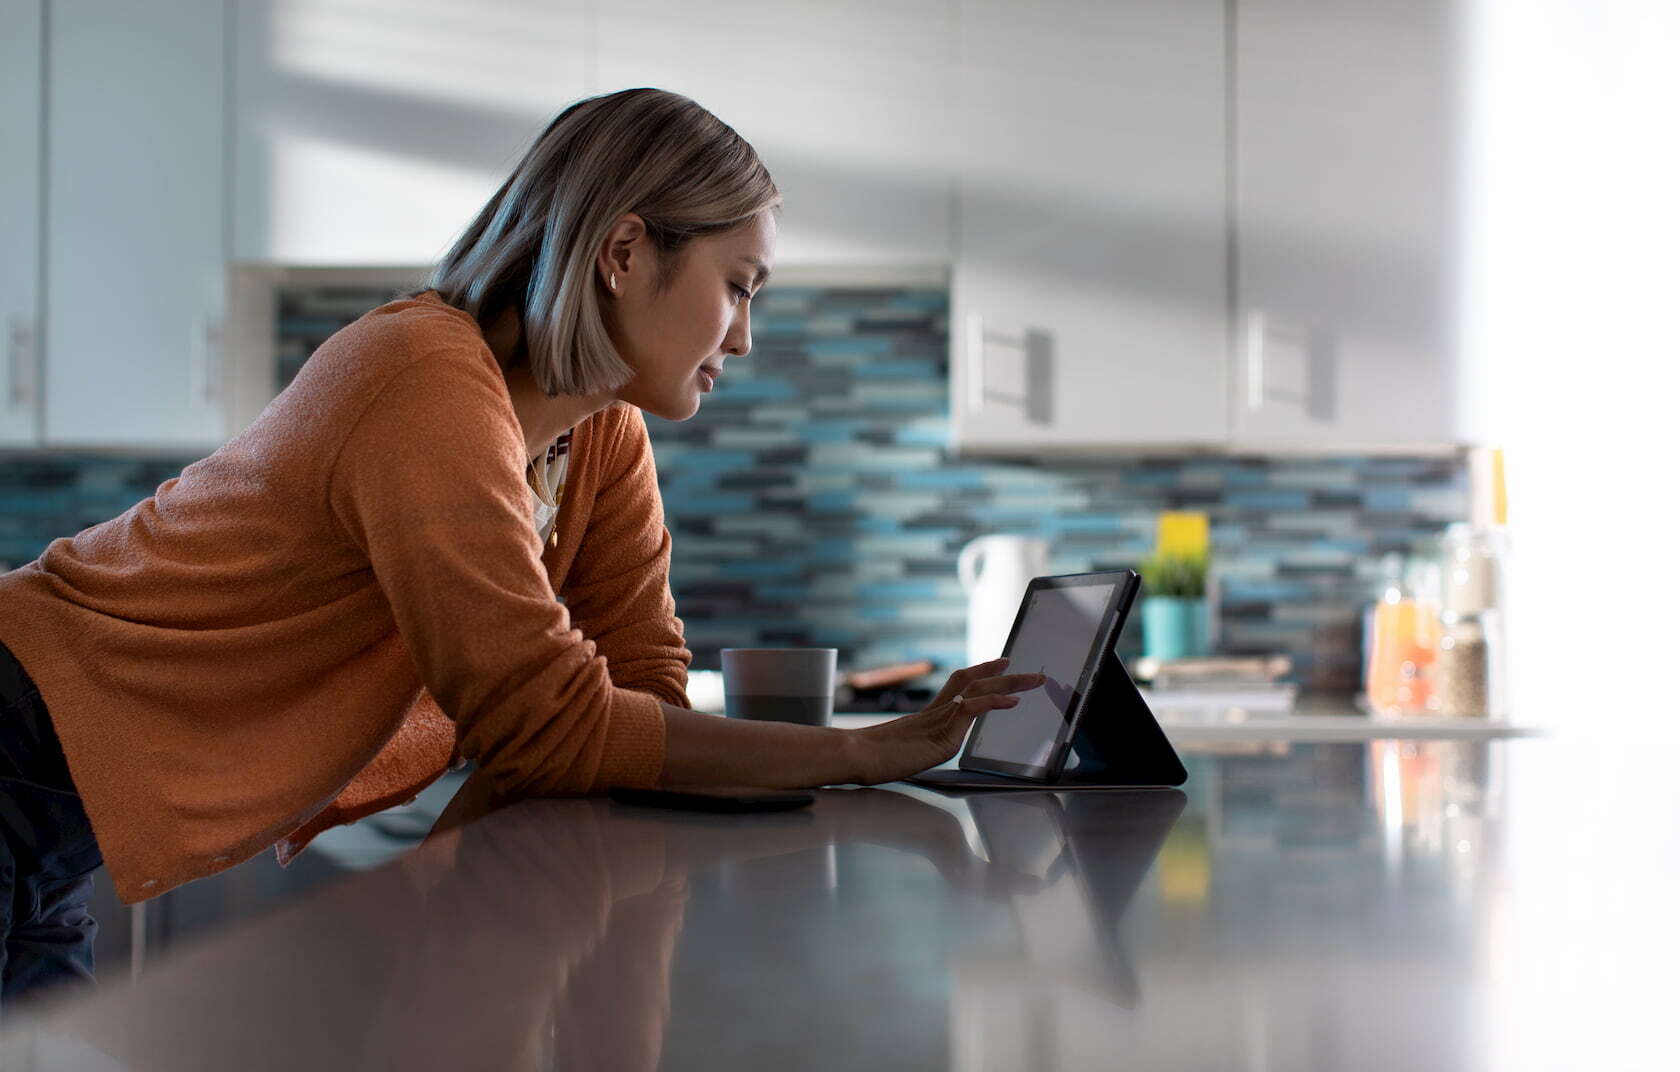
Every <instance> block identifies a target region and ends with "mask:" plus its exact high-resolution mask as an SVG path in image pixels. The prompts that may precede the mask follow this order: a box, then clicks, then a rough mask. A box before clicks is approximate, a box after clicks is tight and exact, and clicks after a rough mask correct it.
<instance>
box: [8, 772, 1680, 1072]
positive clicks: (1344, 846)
mask: <svg viewBox="0 0 1680 1072" xmlns="http://www.w3.org/2000/svg"><path fill="white" fill-rule="evenodd" d="M1186 765H1187V766H1188V767H1189V769H1190V781H1189V782H1188V783H1187V784H1186V785H1185V787H1184V789H1183V791H1182V792H1179V791H1156V792H1123V793H1047V792H1039V791H1031V792H1009V793H991V794H972V795H968V796H946V795H942V794H939V793H935V792H932V791H927V790H921V789H914V788H910V787H905V786H894V787H887V788H878V789H832V790H823V791H821V792H819V793H818V794H817V797H818V799H817V801H816V803H815V805H814V806H813V807H810V808H807V809H802V810H800V811H794V812H786V813H780V814H757V815H737V816H728V815H705V814H698V813H684V812H674V811H664V810H656V809H648V808H640V807H631V806H627V805H622V804H617V803H612V802H609V801H605V800H601V799H557V800H543V801H529V802H524V803H520V804H517V805H514V806H511V807H508V808H504V809H502V810H500V811H497V812H494V813H491V814H489V815H487V816H484V817H483V818H480V819H478V820H477V821H475V822H472V823H470V824H469V825H466V826H464V827H462V828H459V829H457V830H454V831H452V832H449V833H446V834H442V835H437V836H434V837H433V838H431V839H429V840H427V841H425V842H424V843H421V844H419V845H417V846H416V847H415V848H414V849H412V850H411V851H409V852H407V853H405V854H404V855H402V856H401V857H399V858H398V859H396V860H394V861H392V862H391V863H389V864H387V865H385V866H382V867H379V868H376V869H374V870H371V871H367V872H363V873H358V874H353V875H348V876H346V877H344V878H342V879H341V880H337V881H335V882H333V883H332V884H329V885H328V886H326V887H325V888H322V889H319V890H317V891H315V892H314V893H312V894H310V895H307V896H305V897H303V898H301V899H299V900H298V901H296V902H293V903H290V904H287V905H284V906H281V907H279V908H278V909H276V910H275V911H274V912H272V913H271V914H269V915H267V916H265V917H263V918H260V919H257V920H254V921H251V922H249V923H246V924H242V925H240V926H237V927H235V928H232V929H229V930H227V931H224V932H222V933H219V934H215V935H212V936H209V937H207V938H204V939H202V940H200V941H196V942H194V943H191V944H187V945H184V946H182V947H180V948H177V949H174V950H172V951H170V953H169V954H168V955H167V956H165V957H162V958H160V959H159V961H158V962H157V963H156V964H155V965H154V966H152V967H150V968H149V969H148V970H147V972H146V973H145V974H143V975H142V976H141V978H140V979H139V980H138V981H137V982H134V983H130V982H127V981H124V980H117V981H111V982H107V983H105V984H103V985H102V986H101V988H100V990H99V992H97V993H96V994H94V995H92V996H90V997H85V998H77V999H73V1000H68V1001H64V1002H61V1003H50V1002H49V1003H44V1004H37V1005H35V1006H33V1007H25V1008H24V1009H23V1010H22V1012H21V1014H20V1015H16V1016H14V1015H12V1014H11V1013H10V1012H9V1013H8V1020H7V1021H6V1024H7V1028H6V1030H5V1031H4V1032H0V1067H3V1068H5V1069H6V1070H8V1072H12V1070H14V1069H16V1070H20V1072H21V1070H32V1069H76V1070H78V1072H80V1070H83V1069H101V1068H113V1069H117V1068H121V1069H153V1068H157V1069H171V1070H187V1069H233V1068H239V1069H282V1068H284V1069H302V1068H309V1069H340V1068H343V1069H363V1068H369V1069H371V1068H387V1067H391V1068H397V1067H401V1068H428V1069H429V1068H439V1069H474V1068H483V1069H549V1068H579V1069H653V1068H668V1069H740V1068H749V1069H751V1068H765V1069H872V1070H879V1069H898V1068H914V1069H946V1068H952V1069H1030V1070H1035V1072H1048V1070H1054V1069H1087V1068H1090V1069H1097V1068H1135V1069H1157V1068H1193V1069H1221V1070H1224V1069H1244V1070H1254V1072H1261V1070H1304V1069H1431V1070H1444V1069H1536V1068H1583V1067H1593V1068H1661V1067H1673V1065H1672V1063H1671V1062H1672V1060H1673V1054H1674V1049H1675V1047H1674V1044H1673V1043H1672V1041H1671V1040H1670V1039H1671V1035H1670V1030H1669V1024H1670V1022H1671V1020H1672V1016H1673V1012H1672V1008H1673V1004H1674V994H1675V986H1674V984H1673V977H1674V969H1675V965H1676V964H1677V963H1680V960H1677V955H1680V938H1677V928H1676V922H1675V906H1676V905H1677V904H1680V803H1677V795H1676V793H1675V791H1674V788H1673V786H1674V781H1675V779H1674V778H1673V776H1672V775H1671V774H1670V773H1669V770H1670V768H1672V766H1673V760H1672V753H1671V752H1670V751H1668V750H1666V749H1664V748H1660V747H1647V746H1638V745H1626V746H1622V745H1618V746H1608V745H1605V746H1599V745H1591V744H1583V743H1581V742H1579V741H1560V740H1554V739H1541V740H1495V741H1480V742H1467V741H1406V740H1379V741H1372V742H1363V743H1300V742H1297V743H1294V744H1291V745H1290V746H1289V747H1288V748H1287V750H1286V751H1285V752H1284V753H1283V754H1266V755H1244V756H1231V755H1221V756H1201V755H1190V756H1187V757H1186Z"/></svg>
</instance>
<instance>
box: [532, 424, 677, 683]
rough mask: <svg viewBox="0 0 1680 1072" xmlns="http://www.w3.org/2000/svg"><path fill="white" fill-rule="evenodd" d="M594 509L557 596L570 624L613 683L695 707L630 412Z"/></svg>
mask: <svg viewBox="0 0 1680 1072" xmlns="http://www.w3.org/2000/svg"><path fill="white" fill-rule="evenodd" d="M622 409H623V411H624V414H625V416H624V418H623V420H622V421H621V422H620V423H619V425H618V434H617V437H616V439H615V441H614V446H613V448H612V449H611V450H610V451H608V452H606V453H605V454H604V456H605V457H606V458H607V459H609V460H608V463H607V465H608V472H607V473H605V474H603V476H602V479H601V483H600V486H599V490H598V491H597V492H596V496H595V501H594V503H593V504H592V505H591V507H590V512H589V522H588V525H587V527H586V528H585V530H584V535H583V544H582V546H581V547H580V548H579V550H578V554H577V557H576V558H575V559H574V561H573V562H572V565H571V568H570V569H569V570H568V571H567V574H566V579H565V581H564V583H563V584H562V586H561V587H560V590H559V595H561V596H562V597H563V598H564V599H565V601H566V608H567V609H568V610H569V611H571V614H572V623H573V624H574V625H576V626H577V628H578V629H580V630H581V631H582V632H583V635H584V636H587V637H589V638H590V639H591V640H593V641H594V642H595V648H596V651H598V652H599V653H600V654H602V655H604V656H606V659H607V665H609V666H610V667H612V677H613V682H614V684H616V685H618V686H620V687H622V688H627V689H633V690H635V691H637V692H643V693H646V694H648V695H651V696H655V697H657V698H659V699H660V700H663V701H664V702H666V703H669V704H675V705H676V706H678V707H690V706H692V704H691V703H690V702H689V699H688V692H687V689H688V667H689V664H690V663H691V662H692V661H693V659H694V655H693V653H692V652H691V651H689V649H688V647H687V646H686V645H685V644H684V642H683V623H682V619H680V618H678V617H677V615H676V601H675V600H674V599H673V597H672V595H671V584H670V573H671V533H670V530H669V529H667V528H666V527H665V508H664V504H663V502H662V501H661V499H660V496H659V478H658V474H657V472H656V471H655V468H654V460H653V444H652V443H651V442H650V441H649V439H648V430H647V421H646V420H645V418H644V417H643V416H642V411H641V410H639V409H637V408H636V407H635V406H624V407H622Z"/></svg>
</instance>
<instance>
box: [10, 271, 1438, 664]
mask: <svg viewBox="0 0 1680 1072" xmlns="http://www.w3.org/2000/svg"><path fill="white" fill-rule="evenodd" d="M389 293H390V291H389V290H387V289H384V288H379V287H367V286H359V287H347V286H341V285H339V286H335V285H309V286H293V287H291V288H290V289H285V290H283V291H282V293H281V300H280V306H279V317H278V334H279V340H278V343H279V360H278V364H279V369H280V376H281V379H282V382H284V381H286V380H289V378H290V376H291V375H293V374H295V372H296V369H297V367H298V366H299V365H301V363H302V362H303V360H304V359H306V358H307V356H308V354H309V353H310V352H312V351H313V349H314V347H315V346H316V345H318V344H319V342H320V341H321V340H322V339H324V338H325V337H326V336H327V335H329V334H331V332H332V331H334V330H336V329H337V327H338V326H340V325H341V324H343V323H346V322H348V320H349V319H352V318H353V317H354V316H355V315H357V314H358V312H360V311H363V310H366V309H368V308H371V307H372V306H374V305H376V304H378V303H379V302H380V301H382V300H385V298H386V297H387V295H388V294H389ZM753 310H754V315H753V342H754V346H753V351H752V353H751V354H750V355H748V356H747V357H745V358H736V359H732V360H730V361H729V363H728V366H727V371H726V372H725V375H724V377H723V378H722V379H721V380H720V381H719V383H718V387H717V390H716V391H715V392H713V393H712V394H709V395H706V396H704V399H703V402H702V404H701V407H700V411H699V413H698V414H696V416H695V417H693V418H692V419H690V420H688V421H685V422H680V423H678V422H669V421H664V420H661V419H659V418H656V417H650V418H649V419H648V425H649V429H650V435H651V436H652V439H653V443H654V451H655V454H656V456H657V459H658V465H659V471H660V488H661V490H662V492H663V495H664V500H665V509H666V523H667V525H668V526H669V527H670V529H671V532H672V535H673V540H674V550H673V559H672V567H671V585H672V589H673V591H674V594H675V597H676V603H677V613H678V615H679V616H680V617H681V618H682V620H683V623H684V628H685V635H686V637H687V639H688V644H689V647H690V648H691V649H692V650H693V651H694V663H693V669H697V670H700V669H716V668H717V667H718V665H719V664H718V655H717V652H718V650H719V649H720V648H723V647H732V646H754V645H761V646H782V645H823V646H833V647H837V648H839V649H840V661H841V666H842V668H843V669H845V668H852V667H860V666H867V665H873V664H877V663H883V662H897V661H901V660H907V659H916V658H926V659H930V660H932V661H933V662H934V663H935V665H936V672H935V675H934V676H935V677H937V678H940V679H942V678H943V676H944V675H946V674H948V673H949V672H950V671H951V670H953V669H956V668H958V667H960V666H962V665H965V663H966V653H965V637H964V614H965V604H966V600H965V596H964V594H963V591H962V589H961V586H960V585H959V583H958V581H957V575H956V559H957V554H958V552H959V551H960V550H961V549H962V547H963V545H964V544H965V543H967V542H968V541H969V540H970V539H972V538H974V537H975V536H978V535H981V534H983V533H990V532H1011V533H1021V534H1028V535H1036V536H1041V537H1044V538H1045V539H1047V540H1048V541H1050V546H1051V560H1050V570H1051V572H1052V573H1075V572H1081V571H1085V570H1095V569H1111V568H1117V567H1122V566H1133V565H1135V564H1136V563H1137V562H1138V561H1139V560H1140V559H1141V558H1143V557H1144V556H1145V555H1146V554H1147V553H1148V551H1149V549H1150V547H1151V545H1152V542H1153V533H1154V524H1155V518H1156V515H1157V514H1158V513H1159V512H1160V511H1161V510H1166V509H1194V510H1203V511H1206V512H1207V513H1208V514H1209V515H1210V517H1211V519H1212V536H1213V543H1214V552H1215V557H1216V561H1217V564H1218V568H1219V570H1220V573H1221V576H1222V578H1223V607H1222V615H1221V622H1220V628H1221V632H1222V635H1223V647H1224V648H1225V649H1226V650H1230V651H1237V652H1274V651H1277V652H1286V653H1288V654H1290V655H1291V656H1293V657H1294V659H1295V660H1296V665H1297V673H1296V675H1295V677H1296V679H1297V680H1300V681H1302V682H1303V683H1305V684H1307V685H1309V686H1311V687H1314V688H1319V689H1325V690H1337V691H1347V690H1352V689H1354V688H1355V687H1357V681H1358V665H1359V644H1360V626H1359V620H1360V610H1359V607H1360V604H1361V603H1362V602H1363V601H1364V600H1365V599H1366V598H1368V594H1369V592H1370V590H1371V588H1372V586H1373V585H1374V583H1375V578H1376V575H1377V562H1378V558H1379V557H1380V556H1381V555H1382V554H1384V553H1385V552H1389V551H1405V550H1407V549H1409V548H1411V547H1413V546H1414V545H1416V544H1417V543H1419V542H1420V541H1428V540H1430V539H1433V538H1434V537H1435V536H1436V535H1438V534H1439V532H1440V531H1441V529H1442V528H1443V527H1444V526H1445V525H1446V524H1447V523H1448V522H1450V521H1454V520H1458V519H1461V518H1462V517H1463V516H1464V514H1465V487H1466V475H1465V471H1464V467H1463V464H1462V462H1461V461H1459V460H1458V459H1456V458H1446V457H1332V458H1324V457H1316V458H1310V459H1309V458H1294V459H1292V458H1284V457H1272V458H1263V457H1251V456H1212V455H1185V456H1166V455H1162V456H1131V457H1109V458H1101V459H1081V460H1060V459H1058V460H1050V461H1038V460H1019V461H1016V460H992V459H987V460H970V459H957V458H952V457H950V456H948V455H947V453H946V451H945V450H944V449H943V446H942V444H943V443H944V442H945V434H946V414H947V403H946V378H947V368H946V352H947V351H946V317H947V294H946V292H945V291H944V290H943V289H940V288H932V287H897V286H895V287H879V288H865V287H856V286H848V287H809V286H793V285H783V286H774V285H773V286H770V287H767V288H766V289H765V290H764V291H763V292H762V293H761V295H760V296H759V297H758V298H757V299H755V300H754V306H753ZM192 460H193V459H191V458H180V459H148V460H135V459H127V460H122V459H111V458H89V457H74V456H67V455H60V456H52V455H49V456H33V457H27V458H19V459H16V460H13V461H10V462H8V464H6V465H5V466H3V467H0V560H6V561H10V562H11V563H14V564H15V563H17V562H21V561H27V560H28V559H30V558H32V557H34V555H36V554H38V553H39V552H40V550H41V548H42V547H43V546H44V545H45V544H46V542H47V541H49V540H50V539H52V538H54V537H56V536H61V535H66V534H69V533H73V532H75V531H77V530H78V529H80V528H82V527H84V526H87V525H90V524H94V523H97V522H98V521H101V520H104V519H105V518H108V517H111V516H114V515H116V514H118V513H120V512H122V511H123V510H124V509H126V508H127V507H128V506H129V505H131V504H132V503H134V502H135V501H137V500H139V499H141V498H143V497H144V496H146V495H148V494H150V493H151V492H152V491H153V490H154V489H155V487H156V486H157V484H158V483H160V482H162V481H163V480H165V479H167V478H168V477H170V476H172V475H174V474H175V473H176V472H178V471H179V470H180V468H181V467H182V466H184V465H185V464H187V463H188V462H190V461H192ZM1140 644H1141V637H1140V636H1139V635H1138V632H1137V628H1136V625H1135V623H1134V624H1133V625H1132V626H1130V627H1129V628H1128V631H1127V634H1126V636H1125V637H1123V639H1122V643H1121V650H1122V652H1125V651H1126V650H1128V649H1130V650H1133V651H1135V650H1136V649H1137V648H1138V647H1139V646H1140ZM927 683H930V684H931V683H934V682H933V680H932V679H929V681H928V682H927Z"/></svg>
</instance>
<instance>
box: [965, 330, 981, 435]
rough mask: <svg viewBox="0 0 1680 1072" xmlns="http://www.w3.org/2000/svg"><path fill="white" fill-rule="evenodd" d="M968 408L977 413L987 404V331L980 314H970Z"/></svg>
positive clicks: (967, 347)
mask: <svg viewBox="0 0 1680 1072" xmlns="http://www.w3.org/2000/svg"><path fill="white" fill-rule="evenodd" d="M966 328H967V345H966V349H967V351H968V408H969V409H970V410H972V411H974V412H976V413H978V412H979V411H980V409H981V408H982V407H984V406H985V404H986V331H985V327H984V326H983V325H982V324H981V323H980V314H979V313H970V314H968V323H967V325H966Z"/></svg>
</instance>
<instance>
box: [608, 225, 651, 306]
mask: <svg viewBox="0 0 1680 1072" xmlns="http://www.w3.org/2000/svg"><path fill="white" fill-rule="evenodd" d="M648 259H649V257H648V239H647V224H645V223H643V222H642V218H641V217H640V216H638V215H636V214H635V213H634V212H626V213H625V214H624V215H622V216H620V217H619V218H618V219H616V220H614V221H613V225H612V227H611V228H610V229H609V230H608V231H607V237H606V238H604V239H602V241H601V249H600V251H599V252H598V254H597V256H596V258H595V262H596V263H595V268H596V272H597V274H598V275H599V276H600V277H601V285H602V286H604V287H606V288H607V290H609V291H610V292H612V293H614V294H622V293H624V288H625V286H627V285H628V284H629V281H630V278H631V273H633V272H635V271H639V270H644V269H645V267H646V266H647V263H648Z"/></svg>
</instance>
